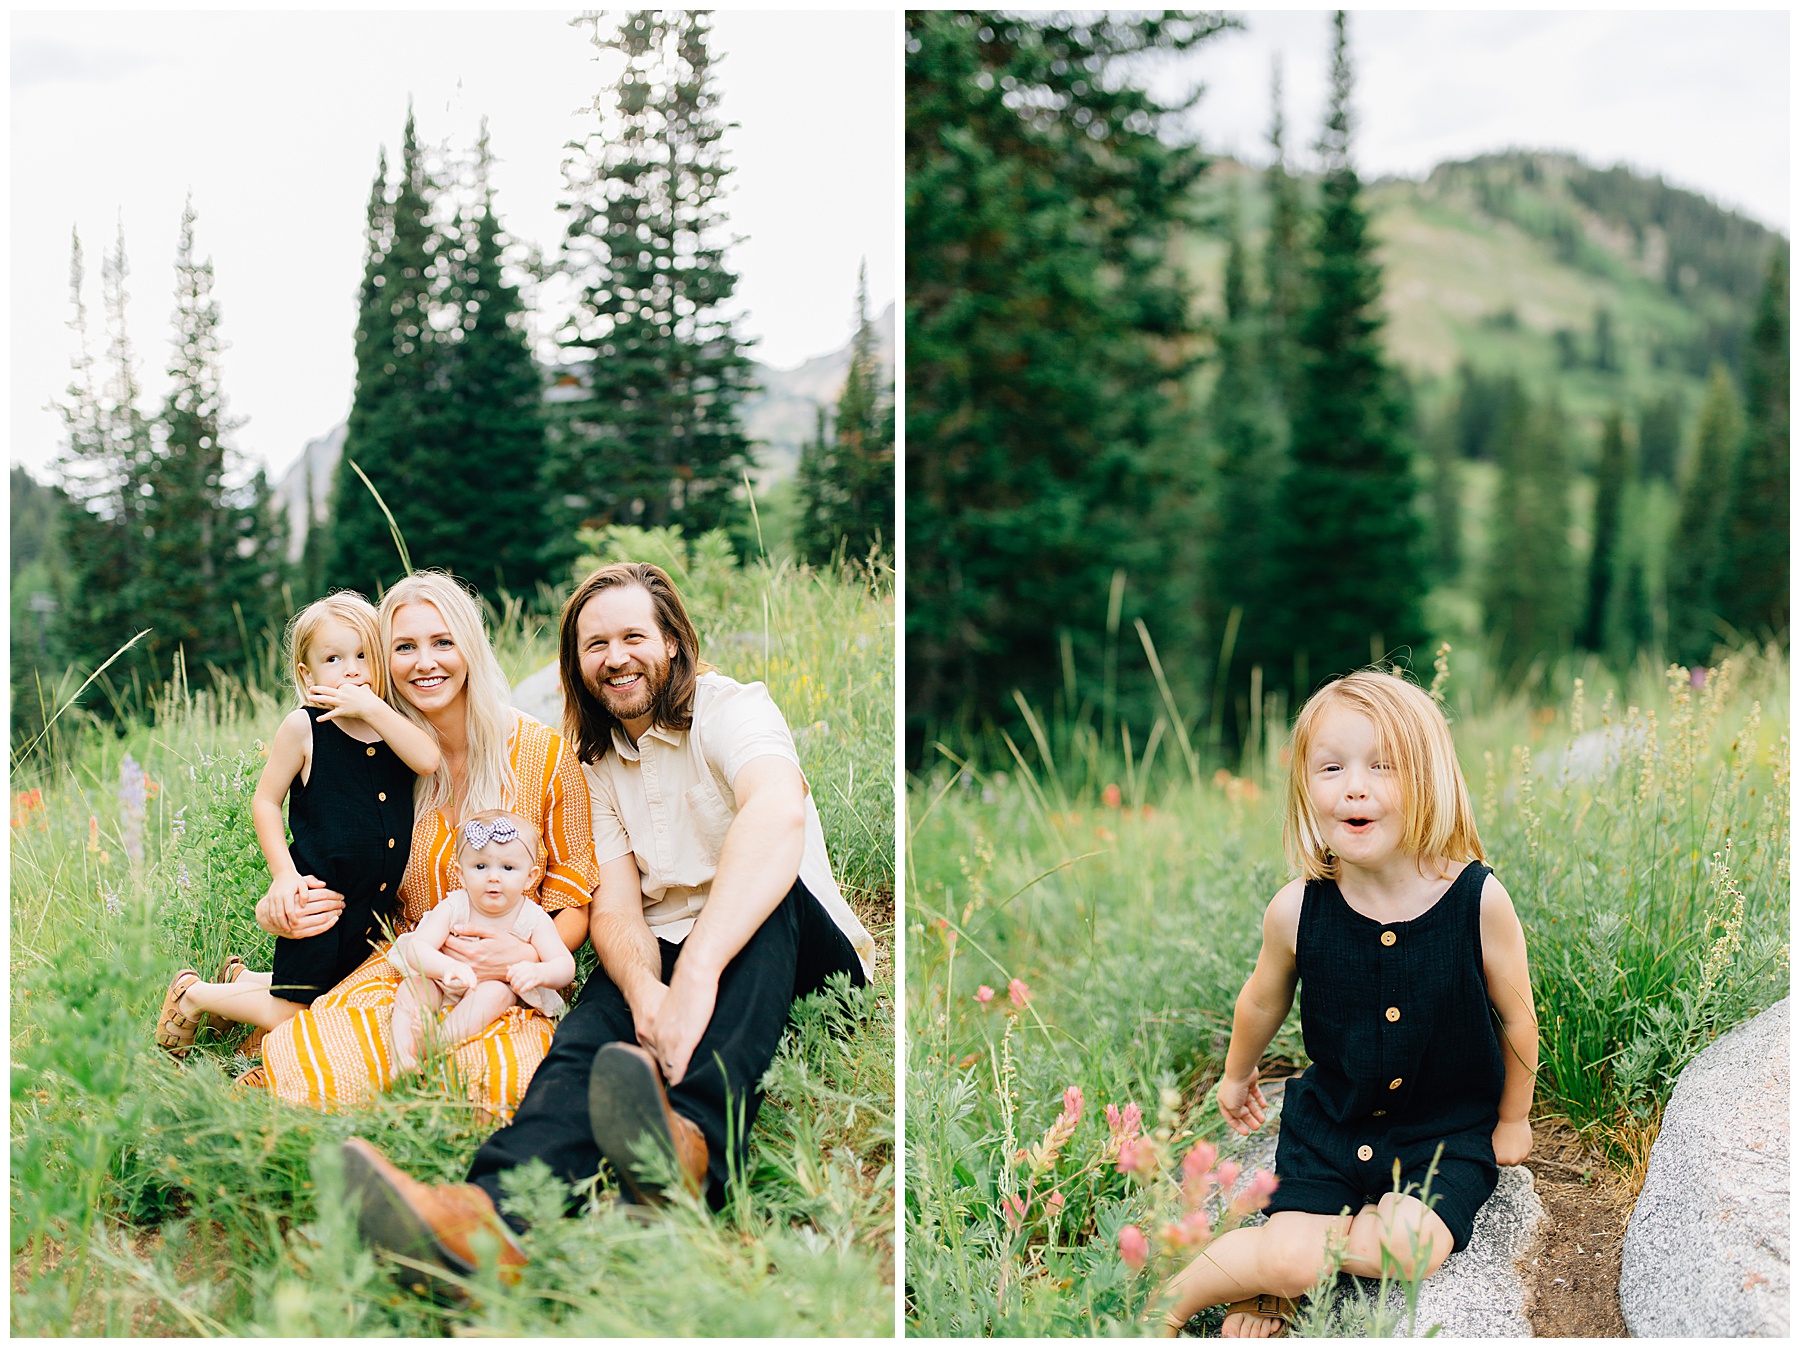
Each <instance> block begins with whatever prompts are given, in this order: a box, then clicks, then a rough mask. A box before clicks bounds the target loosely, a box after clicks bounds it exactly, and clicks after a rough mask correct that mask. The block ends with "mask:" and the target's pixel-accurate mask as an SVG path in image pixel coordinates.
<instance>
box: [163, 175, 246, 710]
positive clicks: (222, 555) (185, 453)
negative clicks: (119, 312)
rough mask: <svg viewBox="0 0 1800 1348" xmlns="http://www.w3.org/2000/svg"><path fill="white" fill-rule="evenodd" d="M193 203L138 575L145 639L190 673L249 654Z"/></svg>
mask: <svg viewBox="0 0 1800 1348" xmlns="http://www.w3.org/2000/svg"><path fill="white" fill-rule="evenodd" d="M194 219H195V217H194V206H193V200H192V198H190V199H189V201H188V203H187V206H186V208H185V209H184V210H183V212H182V217H181V240H180V243H179V245H178V247H177V251H176V255H175V277H176V284H175V340H174V347H173V350H172V352H171V353H170V361H169V379H170V389H169V394H168V397H167V400H166V401H165V403H164V405H163V412H162V418H161V427H160V429H161V431H162V442H161V444H160V446H159V452H158V453H157V454H156V456H155V458H154V459H153V460H152V461H151V463H150V465H149V471H148V472H147V474H146V480H147V483H148V485H149V486H150V488H151V491H150V494H149V495H148V496H147V497H146V498H145V500H144V522H145V526H146V527H145V546H144V557H143V564H142V567H141V569H140V572H139V577H138V579H139V584H140V597H141V602H142V604H143V609H144V614H145V621H146V622H147V623H149V624H152V625H153V628H154V630H153V631H152V633H151V635H150V637H149V638H147V639H146V645H147V646H148V648H149V653H150V655H151V657H152V658H153V659H154V660H155V662H156V667H157V673H158V675H159V676H160V677H163V678H166V677H168V676H169V675H170V673H171V671H172V669H173V660H174V654H175V651H176V650H177V649H178V648H179V649H180V650H181V651H182V652H183V653H184V661H185V665H186V668H187V671H188V673H189V675H190V676H197V675H199V674H201V672H202V671H204V669H205V668H206V666H207V665H209V664H210V665H216V666H219V667H220V668H225V669H233V670H236V669H239V668H241V666H242V664H243V661H244V657H245V655H246V652H245V651H244V649H243V641H242V638H241V637H240V635H239V627H238V622H237V617H236V615H235V614H234V613H233V612H232V609H231V604H232V602H233V600H235V599H238V598H239V596H236V595H230V594H228V593H227V589H226V583H225V582H226V572H227V570H228V569H233V568H234V566H235V560H236V559H235V553H236V545H237V536H236V532H235V530H234V528H233V521H232V519H231V511H230V509H229V507H228V506H227V504H226V501H225V497H226V486H225V474H226V456H225V435H226V433H227V431H228V430H230V429H231V428H232V427H231V424H230V423H229V422H228V421H227V420H226V417H225V403H224V396H223V394H222V392H221V391H220V387H219V368H218V361H219V356H220V354H221V352H222V351H223V348H224V343H223V342H222V341H221V339H220V337H219V307H218V303H217V302H216V301H215V300H214V299H213V294H212V284H213V269H212V261H211V259H210V258H209V259H207V260H205V261H201V260H200V259H199V258H197V257H196V256H195V255H194Z"/></svg>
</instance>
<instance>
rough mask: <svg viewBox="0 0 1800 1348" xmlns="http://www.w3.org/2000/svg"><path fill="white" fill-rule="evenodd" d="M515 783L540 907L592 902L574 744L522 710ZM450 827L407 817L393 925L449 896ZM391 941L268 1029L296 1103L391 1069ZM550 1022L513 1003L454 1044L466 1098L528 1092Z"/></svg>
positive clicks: (338, 1092) (492, 1099)
mask: <svg viewBox="0 0 1800 1348" xmlns="http://www.w3.org/2000/svg"><path fill="white" fill-rule="evenodd" d="M507 749H508V754H509V757H510V761H511V764H512V772H513V781H514V783H515V789H514V793H513V797H514V798H513V799H511V800H508V801H507V802H506V805H505V808H507V809H509V810H511V811H513V812H514V813H515V814H518V815H521V816H523V817H524V818H526V819H529V820H530V821H531V822H532V823H534V824H536V825H537V826H538V827H539V828H540V829H542V830H543V833H544V842H545V846H546V848H547V852H548V855H547V857H546V861H547V863H548V864H547V866H546V869H545V873H544V883H543V890H542V893H541V894H540V895H539V897H538V902H539V904H540V905H541V906H542V907H543V909H544V911H545V912H548V913H555V912H556V911H558V910H559V909H563V908H573V907H580V906H582V905H584V904H586V903H588V902H589V901H590V900H591V899H592V897H593V892H594V887H595V885H596V884H597V883H598V882H599V879H600V868H599V866H598V864H597V863H596V862H595V860H594V839H593V832H592V829H593V821H592V818H591V815H590V813H589V804H588V789H587V780H586V778H584V777H583V776H582V774H581V766H580V764H579V763H578V762H577V761H576V758H575V753H574V750H572V749H571V748H570V747H569V746H568V745H567V744H566V743H565V742H564V741H563V738H562V736H560V735H557V734H555V733H554V732H552V731H551V730H549V729H548V728H546V727H545V726H543V725H540V724H539V723H538V722H536V721H533V720H529V719H527V718H525V717H522V716H521V717H520V718H518V720H517V721H516V723H515V724H514V728H513V732H512V734H511V736H509V738H508V741H507ZM455 841H456V830H455V828H454V827H452V825H451V824H450V821H449V820H448V819H446V818H445V817H444V815H443V813H442V812H441V811H439V812H437V813H434V814H432V815H430V816H427V817H424V818H421V819H419V820H418V821H417V822H416V823H415V824H414V825H413V840H412V855H411V857H410V858H409V859H408V861H407V865H406V874H405V876H404V877H403V878H402V880H401V881H400V907H401V911H400V914H399V917H398V920H397V921H396V923H395V925H396V927H397V928H398V930H400V931H410V930H412V928H413V927H415V926H416V925H418V922H419V919H420V918H422V917H423V916H424V915H425V914H426V913H427V912H429V911H430V910H431V909H432V908H435V907H436V906H437V905H438V904H439V903H440V902H442V901H443V899H444V897H445V895H447V894H449V892H450V891H451V890H453V889H456V888H459V887H460V883H461V882H460V879H459V877H458V875H457V871H456V849H455ZM386 949H387V947H386V946H385V945H383V946H382V947H381V949H380V950H378V951H376V952H375V953H374V954H372V955H371V956H370V957H369V958H368V959H367V960H366V961H364V963H363V964H362V966H361V967H360V968H359V969H357V970H356V972H354V973H352V974H351V975H350V976H349V977H348V978H346V979H345V980H344V981H343V982H341V983H339V984H338V985H337V986H336V987H335V988H333V989H331V991H329V992H327V993H325V994H324V995H323V996H322V997H320V998H319V999H318V1000H317V1001H315V1002H314V1003H313V1004H312V1006H311V1008H310V1009H308V1010H305V1011H302V1012H300V1013H299V1014H298V1015H296V1016H295V1017H294V1018H293V1019H292V1020H289V1021H287V1022H285V1023H284V1024H282V1025H279V1026H277V1027H276V1028H275V1029H273V1030H270V1031H269V1035H268V1038H267V1039H266V1040H264V1042H263V1068H264V1073H265V1075H266V1076H267V1078H268V1084H269V1089H270V1090H271V1091H273V1092H274V1093H275V1094H276V1095H277V1096H279V1097H280V1098H282V1099H283V1100H291V1101H293V1102H294V1103H295V1104H302V1105H312V1106H314V1107H316V1108H319V1109H330V1108H332V1107H334V1106H337V1105H356V1104H362V1103H365V1102H366V1101H367V1100H368V1099H369V1097H370V1096H371V1095H372V1094H374V1093H375V1092H376V1091H380V1090H384V1089H386V1087H387V1086H388V1084H389V1083H390V1082H391V1081H392V1080H393V1078H394V1073H395V1066H394V1050H393V1045H392V1043H391V1042H390V1040H389V1034H388V1021H389V1018H390V1017H391V1015H392V1014H393V1005H394V993H395V990H396V989H398V988H399V986H400V976H399V975H398V974H397V973H395V972H394V970H393V969H392V967H391V966H389V964H388V963H387V961H386V959H385V958H384V956H385V952H386ZM550 1033H551V1025H550V1021H549V1020H548V1019H546V1018H545V1017H544V1015H543V1014H542V1013H541V1012H539V1011H535V1010H533V1009H532V1008H531V1007H529V1006H523V1005H520V1006H515V1007H513V1008H512V1009H511V1010H509V1011H507V1013H506V1014H505V1015H503V1016H501V1017H500V1018H499V1019H498V1020H496V1021H494V1022H493V1024H491V1025H489V1026H488V1027H487V1028H486V1029H485V1030H483V1031H482V1032H481V1033H480V1034H478V1035H477V1036H475V1038H473V1039H471V1040H469V1041H468V1042H467V1043H464V1044H460V1045H458V1046H457V1047H456V1048H455V1049H454V1050H452V1052H451V1055H450V1056H451V1058H452V1060H453V1061H454V1063H455V1067H456V1072H457V1075H458V1076H459V1078H460V1079H461V1080H462V1081H463V1082H464V1083H465V1085H466V1086H467V1089H468V1092H469V1098H470V1099H471V1100H472V1101H473V1102H474V1103H476V1104H478V1105H481V1106H483V1107H484V1108H486V1109H488V1110H489V1111H490V1112H492V1113H493V1114H495V1115H497V1116H498V1117H499V1118H501V1119H502V1120H506V1119H510V1118H511V1117H512V1111H513V1108H514V1106H516V1105H517V1104H518V1103H519V1101H520V1099H521V1098H523V1096H524V1094H525V1087H526V1086H527V1085H528V1084H529V1083H530V1081H531V1074H532V1073H533V1072H535V1071H536V1070H537V1066H538V1064H539V1063H540V1062H542V1061H543V1060H544V1054H545V1053H546V1052H548V1050H549V1048H550Z"/></svg>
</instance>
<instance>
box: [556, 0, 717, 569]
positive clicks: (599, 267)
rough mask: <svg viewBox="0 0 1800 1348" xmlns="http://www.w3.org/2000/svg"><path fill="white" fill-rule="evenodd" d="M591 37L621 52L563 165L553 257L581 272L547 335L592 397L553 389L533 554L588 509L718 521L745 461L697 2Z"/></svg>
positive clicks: (588, 518)
mask: <svg viewBox="0 0 1800 1348" xmlns="http://www.w3.org/2000/svg"><path fill="white" fill-rule="evenodd" d="M582 21H583V22H587V23H589V24H591V25H592V27H593V34H592V36H593V41H594V44H595V46H597V47H600V48H601V49H603V50H611V51H616V52H618V53H619V54H620V55H622V56H623V57H624V68H623V71H622V72H621V74H620V76H619V80H618V83H617V85H616V86H615V87H614V89H613V91H612V93H613V98H614V105H615V108H616V115H615V117H614V118H613V119H612V121H611V122H609V123H608V124H607V125H605V126H604V127H602V128H600V129H596V130H595V131H594V132H592V133H591V134H590V135H589V136H588V137H587V138H586V139H585V140H583V141H582V142H581V143H580V144H579V145H578V146H577V148H576V153H575V154H574V156H573V157H572V158H571V159H570V160H569V161H567V163H566V164H565V165H564V172H565V174H566V176H567V180H568V192H567V196H566V198H565V200H564V201H563V203H562V204H561V207H560V209H562V210H563V211H565V212H566V213H567V216H568V222H567V225H566V227H565V236H564V241H563V263H562V269H563V270H564V271H565V272H566V273H567V274H568V275H569V276H571V277H572V278H573V279H574V280H575V282H576V284H577V285H578V287H579V294H578V297H577V302H576V311H575V314H574V316H573V317H572V318H571V319H570V321H569V323H568V324H567V325H566V326H565V328H564V330H563V331H562V332H561V333H560V334H559V337H560V341H561V344H562V348H563V356H564V360H565V362H567V363H569V364H575V365H585V366H586V369H587V379H586V381H585V383H586V388H587V391H588V392H589V394H590V395H591V396H589V397H586V398H583V399H580V400H576V401H571V402H566V403H561V404H558V405H557V408H558V414H557V415H556V416H555V417H554V418H553V420H552V427H551V447H550V453H549V459H548V462H547V464H546V469H545V474H544V478H545V486H546V492H545V494H546V496H547V497H548V499H549V505H550V511H551V527H550V529H549V530H548V534H547V542H546V550H545V560H546V563H547V564H549V565H551V567H552V569H557V568H559V567H561V566H563V565H566V563H567V562H568V561H569V560H570V559H571V558H572V557H573V555H574V553H575V552H576V550H577V544H576V542H575V538H574V533H575V530H576V528H578V527H580V526H581V525H583V524H601V523H608V522H612V523H625V524H639V525H644V526H658V525H668V524H679V525H682V526H683V527H684V528H686V529H687V530H688V532H689V533H698V532H700V531H701V530H705V529H712V528H719V527H726V526H730V525H732V524H733V523H735V522H736V518H737V514H738V511H739V506H738V504H737V502H736V499H735V495H734V493H736V491H737V488H738V486H739V484H740V482H741V480H742V473H743V471H744V469H745V467H746V466H747V465H748V463H749V445H748V442H747V441H746V440H745V438H744V435H743V433H742V431H741V430H740V429H739V426H738V422H737V406H738V403H739V401H740V400H741V399H742V397H743V395H744V393H745V392H746V391H747V389H748V387H749V384H750V361H749V358H748V357H746V356H745V355H744V354H743V351H742V345H743V343H742V342H741V341H740V340H739V338H738V337H737V335H736V333H735V331H734V319H733V317H732V316H731V315H730V314H729V313H728V312H727V311H726V308H725V306H726V305H727V303H728V302H729V301H730V299H731V296H732V293H733V291H734V290H735V289H736V287H737V277H736V275H735V273H733V272H732V271H731V270H730V268H729V267H728V266H727V265H726V262H725V248H726V246H727V245H728V244H729V242H730V240H729V239H728V238H726V237H724V234H723V230H724V226H725V216H724V211H723V209H722V207H721V201H720V194H721V190H722V188H723V185H724V180H725V176H726V174H727V173H728V172H729V170H728V169H727V168H726V166H725V163H724V160H723V148H722V145H721V138H722V137H723V135H724V132H725V125H724V123H722V122H721V121H720V120H719V117H718V102H719V96H718V93H717V91H716V89H715V87H714V83H713V73H712V55H711V52H710V49H709V46H708V37H709V32H710V20H709V19H708V18H707V17H706V16H705V15H704V14H702V13H698V12H695V11H654V10H639V11H633V12H632V13H630V14H628V15H627V16H626V17H625V19H624V21H623V22H622V23H621V24H620V25H619V28H618V32H617V34H616V35H615V36H612V37H605V36H603V35H602V33H601V24H602V22H603V20H602V19H601V18H600V17H599V16H597V15H590V16H587V17H586V18H585V19H584V20H582Z"/></svg>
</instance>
